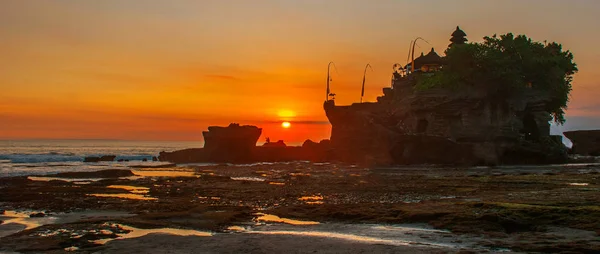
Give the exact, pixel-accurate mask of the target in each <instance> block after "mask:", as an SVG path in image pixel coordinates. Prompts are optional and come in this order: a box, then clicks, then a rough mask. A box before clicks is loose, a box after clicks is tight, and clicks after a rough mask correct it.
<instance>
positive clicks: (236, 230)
mask: <svg viewBox="0 0 600 254" xmlns="http://www.w3.org/2000/svg"><path fill="white" fill-rule="evenodd" d="M227 230H228V231H233V232H243V231H246V228H244V227H240V226H230V227H227Z"/></svg>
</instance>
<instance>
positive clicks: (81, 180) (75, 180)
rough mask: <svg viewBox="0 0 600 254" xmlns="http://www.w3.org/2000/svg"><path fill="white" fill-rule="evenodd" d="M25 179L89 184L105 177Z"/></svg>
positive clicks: (29, 177) (32, 177) (35, 177)
mask: <svg viewBox="0 0 600 254" xmlns="http://www.w3.org/2000/svg"><path fill="white" fill-rule="evenodd" d="M27 179H28V180H31V181H38V182H50V181H63V182H70V183H74V184H90V183H91V182H96V181H100V180H104V179H105V178H62V177H45V176H28V177H27Z"/></svg>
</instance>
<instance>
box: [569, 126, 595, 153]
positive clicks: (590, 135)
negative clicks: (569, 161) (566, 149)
mask: <svg viewBox="0 0 600 254" xmlns="http://www.w3.org/2000/svg"><path fill="white" fill-rule="evenodd" d="M563 134H565V136H566V137H567V138H569V139H570V140H571V142H573V147H572V148H571V151H572V152H573V153H575V154H581V155H592V156H600V130H585V131H567V132H564V133H563Z"/></svg>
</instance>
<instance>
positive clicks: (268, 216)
mask: <svg viewBox="0 0 600 254" xmlns="http://www.w3.org/2000/svg"><path fill="white" fill-rule="evenodd" d="M256 215H258V217H257V218H256V220H257V221H264V222H277V223H286V224H291V225H316V224H319V222H316V221H301V220H292V219H286V218H280V217H279V216H276V215H272V214H265V213H257V214H256Z"/></svg>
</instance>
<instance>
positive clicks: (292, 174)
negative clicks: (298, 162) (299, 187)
mask: <svg viewBox="0 0 600 254" xmlns="http://www.w3.org/2000/svg"><path fill="white" fill-rule="evenodd" d="M290 176H310V173H290Z"/></svg>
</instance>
